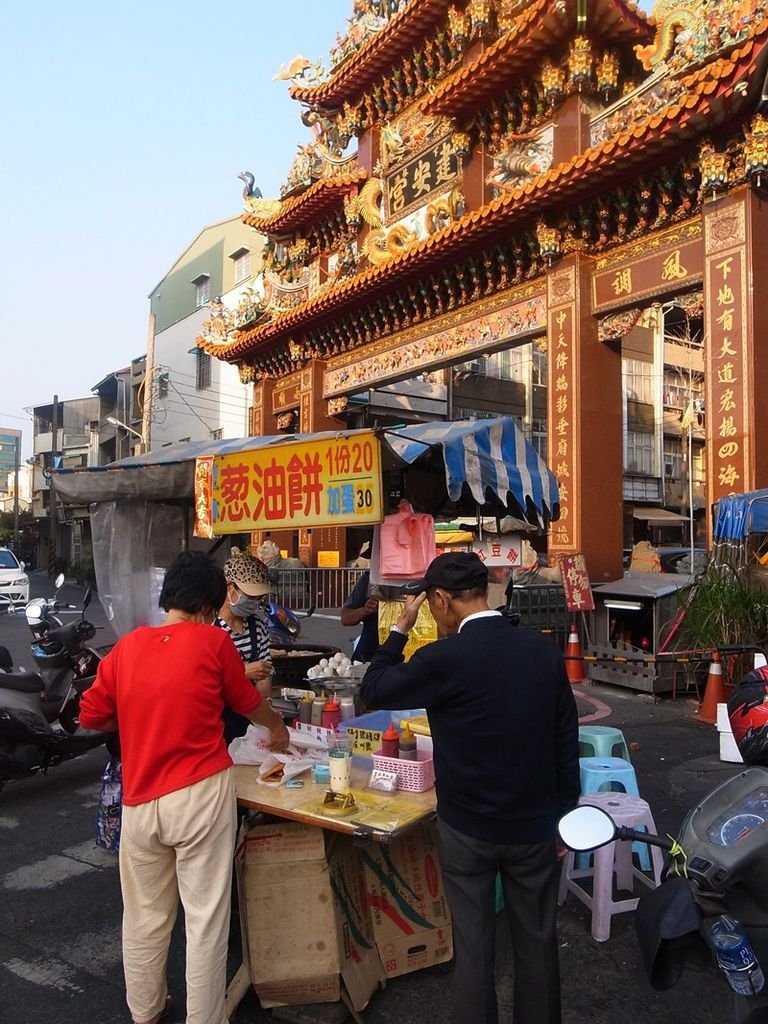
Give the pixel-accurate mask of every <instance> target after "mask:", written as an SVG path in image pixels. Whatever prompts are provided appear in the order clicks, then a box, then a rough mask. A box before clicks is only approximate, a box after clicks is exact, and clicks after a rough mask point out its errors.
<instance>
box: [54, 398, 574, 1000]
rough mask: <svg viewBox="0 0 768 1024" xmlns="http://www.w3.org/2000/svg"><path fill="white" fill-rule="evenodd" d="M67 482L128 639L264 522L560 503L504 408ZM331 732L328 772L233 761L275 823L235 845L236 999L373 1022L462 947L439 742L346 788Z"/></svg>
mask: <svg viewBox="0 0 768 1024" xmlns="http://www.w3.org/2000/svg"><path fill="white" fill-rule="evenodd" d="M411 467H414V468H413V470H411ZM385 481H386V485H385ZM54 482H55V486H56V489H57V495H58V498H59V500H64V501H72V502H76V503H77V504H81V505H82V504H84V503H90V504H91V508H90V515H91V524H92V536H93V547H94V565H95V570H96V578H97V583H98V590H99V597H100V599H101V601H102V603H103V605H104V607H105V609H106V611H107V614H108V616H109V618H110V620H111V621H112V622H113V624H114V626H115V628H116V631H117V632H118V634H122V633H125V632H126V631H128V630H129V629H132V628H134V627H135V626H136V625H139V624H142V623H153V622H156V621H158V620H157V599H158V595H159V588H160V586H161V583H162V578H163V572H164V568H165V567H166V566H167V565H168V564H170V562H171V561H172V559H173V558H174V557H175V556H176V555H177V554H178V552H179V551H180V550H182V549H184V548H191V547H195V548H199V549H202V550H209V551H210V552H211V553H212V554H213V555H214V557H217V558H219V559H222V558H224V557H226V554H227V551H228V548H229V543H231V542H232V541H233V540H235V539H236V538H238V537H239V536H240V535H246V541H247V539H248V535H250V534H251V533H252V532H253V531H256V530H264V529H272V530H278V529H283V528H286V527H291V528H292V527H301V528H313V527H318V528H321V527H324V526H328V525H332V526H356V527H360V526H367V527H370V528H373V527H376V526H378V524H380V523H382V521H384V520H385V518H386V516H387V513H388V512H389V511H390V508H391V507H395V508H398V507H400V506H401V505H403V504H407V505H408V507H409V508H410V509H411V512H413V509H414V508H417V509H419V510H424V511H419V512H418V513H413V515H414V516H423V517H426V519H428V521H429V531H428V532H429V535H430V537H431V541H432V547H433V548H434V545H435V533H434V518H433V517H434V515H435V514H436V513H438V512H442V514H443V516H444V517H446V518H454V517H455V516H462V517H465V516H467V515H469V516H477V517H480V516H482V515H484V516H490V517H494V518H496V519H502V518H504V517H506V516H509V515H512V516H516V517H518V518H519V519H522V520H523V521H525V522H526V523H532V524H534V525H535V527H536V528H538V529H540V530H544V529H545V528H546V526H547V524H548V523H549V522H550V521H551V520H552V519H556V518H557V516H558V511H559V507H558V490H557V483H556V481H555V478H554V476H553V475H552V473H551V472H550V471H549V470H548V469H547V467H546V465H545V464H544V462H543V461H542V460H541V459H540V458H539V456H538V455H537V453H536V452H535V451H534V449H533V448H532V447H531V446H530V445H529V444H528V443H527V442H526V441H525V439H524V437H523V435H522V433H521V432H520V430H519V428H518V427H517V426H516V424H515V423H514V421H513V420H512V419H508V418H503V419H495V420H482V421H465V422H460V423H435V424H415V425H412V426H409V427H403V428H399V429H392V430H389V429H388V430H385V431H382V432H374V431H370V430H353V431H344V432H327V433H320V434H313V435H280V436H278V437H253V438H244V439H240V440H230V441H218V442H211V443H205V444H184V445H172V446H170V447H168V448H164V449H161V450H160V451H157V452H150V453H148V454H145V455H140V456H136V457H133V458H130V459H125V460H123V461H121V462H119V463H115V464H113V465H111V466H108V467H104V468H98V469H83V470H61V471H58V472H56V473H55V474H54ZM385 495H386V496H387V499H388V502H387V500H385ZM410 503H412V505H411V504H410ZM410 514H411V513H407V515H410ZM478 524H479V527H480V529H479V540H478V541H477V542H476V543H479V551H480V552H481V557H482V552H483V551H485V553H486V557H491V556H492V557H497V558H503V557H508V558H509V559H511V561H512V562H514V559H515V555H516V552H517V551H518V550H519V549H518V548H516V547H515V545H514V544H512V543H507V542H505V543H503V544H501V543H500V544H497V545H496V546H491V548H489V547H488V544H487V541H486V540H484V539H483V533H482V521H481V520H480V519H479V518H478ZM375 536H376V535H375ZM378 540H379V546H380V541H381V538H380V537H379V539H378ZM240 543H242V541H240ZM376 543H377V542H376V540H375V541H374V547H375V546H376ZM496 548H498V550H496ZM476 549H478V548H476ZM379 564H380V563H379ZM422 571H423V570H422ZM422 571H420V572H419V573H418V575H421V574H422ZM372 572H373V559H372ZM390 582H391V581H390ZM304 646H305V645H304V644H303V642H302V647H304ZM304 724H305V725H306V723H304ZM252 728H253V727H252ZM312 728H313V727H312V726H311V724H310V725H309V730H310V732H311V731H312ZM301 729H302V723H299V724H297V726H296V731H297V732H299V731H301ZM249 731H250V730H249ZM334 735H335V734H334V730H333V729H332V728H323V727H322V726H321V727H319V728H317V729H316V731H315V739H316V740H317V741H319V743H320V745H321V746H322V745H323V744H325V745H326V750H325V761H326V765H325V769H326V772H328V773H329V776H325V777H324V776H323V775H322V773H320V774H318V766H317V764H316V763H315V764H313V766H312V768H311V770H310V769H309V766H305V767H304V768H302V769H301V772H300V773H299V772H298V769H296V771H297V774H295V775H294V774H292V773H291V771H292V770H288V769H287V768H286V764H285V763H283V765H282V767H280V765H278V766H277V775H276V776H275V778H276V779H277V781H276V782H274V781H271V779H272V776H271V775H269V773H268V772H265V764H266V762H264V761H262V763H261V764H257V763H238V764H237V766H236V769H235V779H236V792H237V799H238V802H239V804H240V805H241V806H242V807H243V808H247V809H249V810H252V811H255V812H258V813H259V814H260V815H262V816H264V818H262V819H261V820H262V821H264V820H266V821H268V822H270V824H269V825H263V824H256V825H250V826H248V827H247V829H246V830H245V831H244V832H243V833H242V834H241V837H240V841H239V845H238V853H237V859H236V860H237V870H238V878H239V894H240V900H241V908H242V914H241V918H242V925H243V966H242V967H241V969H240V971H239V972H238V974H237V976H236V978H235V979H234V981H233V983H232V985H231V986H230V990H229V994H228V1005H229V1007H230V1009H231V1008H232V1007H233V1006H234V1005H236V1004H237V1002H238V1000H239V999H240V998H241V997H242V995H243V994H244V992H245V991H246V990H247V989H248V987H249V986H250V985H253V986H254V987H255V988H256V991H257V993H258V995H259V998H260V1000H261V1001H262V1005H265V1006H272V1005H275V1006H277V1005H285V1004H289V1003H304V1002H322V1001H333V1000H338V999H344V1001H345V1002H346V1004H347V1006H348V1008H349V1009H350V1012H351V1013H352V1014H353V1016H354V1017H355V1019H356V1020H360V1019H361V1018H360V1017H359V1016H358V1015H359V1011H360V1010H361V1009H362V1008H363V1007H364V1006H365V1005H366V1003H367V1002H368V1000H369V999H370V996H371V995H372V993H373V991H375V988H376V987H377V986H378V984H380V983H381V982H382V981H383V980H385V979H386V978H388V977H394V976H396V975H398V974H403V973H406V972H409V971H413V970H418V969H421V968H423V967H426V966H430V965H432V964H436V963H441V962H443V961H444V960H447V959H449V958H450V956H451V933H450V917H449V914H448V910H447V905H446V903H445V899H444V896H443V893H442V879H441V877H440V870H439V862H438V860H437V852H436V842H435V835H434V828H433V825H432V824H431V819H432V818H433V816H434V810H435V794H434V789H433V788H432V787H433V784H434V773H433V771H432V775H431V777H429V769H430V768H431V764H432V758H431V740H429V738H428V737H423V736H419V737H417V740H418V742H419V750H418V751H417V757H416V761H415V762H401V765H400V766H398V765H397V764H395V765H392V764H391V763H388V762H391V761H392V760H393V759H392V758H388V757H383V758H382V760H381V761H379V762H377V756H381V754H380V753H379V754H377V752H376V751H372V752H368V751H366V754H368V753H370V754H371V758H370V761H369V764H370V767H368V768H362V767H360V766H359V762H357V759H356V764H355V766H354V767H352V766H351V764H350V774H349V779H348V781H347V782H345V786H346V789H343V790H342V791H341V792H340V791H339V790H338V787H337V788H336V789H334V787H333V774H332V772H333V769H334V768H335V767H337V766H335V765H334V764H333V763H332V753H333V749H334V744H335V742H336V740H335V739H334ZM352 739H353V737H350V740H352ZM302 740H303V741H304V742H307V740H306V736H303V737H302ZM236 742H237V741H236ZM355 742H356V741H355ZM339 743H341V740H339ZM422 744H425V745H424V746H422ZM275 758H277V755H275ZM236 760H237V758H236ZM350 762H351V757H350ZM403 765H405V766H406V767H405V768H402V766H403ZM319 767H322V765H320V766H319ZM295 768H296V766H295V764H294V765H293V769H295ZM401 768H402V770H401ZM406 769H407V770H406ZM270 771H271V766H270ZM414 773H415V776H416V782H415V783H414V782H413V777H414ZM329 777H330V784H331V788H330V789H329V788H328V781H329ZM384 849H386V851H387V852H386V855H383V854H382V853H381V851H382V850H384ZM329 885H330V887H331V888H330V889H329V888H328V886H329ZM265 892H268V893H269V894H270V895H269V900H270V902H269V908H271V909H265V905H264V903H263V894H264V893H265ZM361 894H364V895H361ZM361 899H362V900H363V902H362V903H361V902H360V900H361ZM276 906H279V907H280V911H281V912H280V914H276V913H275V912H274V908H275V907H276ZM390 906H394V907H396V909H397V913H395V914H393V913H389V912H388V911H387V909H386V908H387V907H390ZM320 908H322V911H323V912H322V913H321V910H320ZM329 914H330V917H329V916H328V915H329ZM277 917H279V918H280V919H281V920H282V921H285V922H288V924H287V927H288V932H287V933H286V937H285V943H284V944H282V945H280V944H276V943H275V942H274V932H275V927H276V922H275V918H277ZM265 920H266V921H268V922H269V935H267V936H265V935H264V934H262V931H261V930H260V929H261V928H262V926H263V923H264V921H265ZM297 922H298V923H297ZM332 934H335V935H336V941H335V942H334V941H329V938H330V936H331V935H332ZM297 944H298V945H297ZM289 947H290V950H291V951H292V952H291V953H290V955H289V954H288V953H287V952H286V950H288V949H289ZM278 948H279V949H280V950H281V955H280V957H279V958H276V957H275V956H274V955H273V952H274V950H275V949H278ZM321 949H322V950H323V951H324V952H323V955H322V956H320V950H321ZM311 951H313V952H312V954H311ZM278 960H279V962H278Z"/></svg>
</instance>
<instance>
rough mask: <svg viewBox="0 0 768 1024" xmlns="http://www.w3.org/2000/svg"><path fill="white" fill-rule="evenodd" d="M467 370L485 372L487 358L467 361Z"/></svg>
mask: <svg viewBox="0 0 768 1024" xmlns="http://www.w3.org/2000/svg"><path fill="white" fill-rule="evenodd" d="M467 370H468V371H469V372H470V373H484V372H485V360H484V359H473V360H472V362H471V363H467Z"/></svg>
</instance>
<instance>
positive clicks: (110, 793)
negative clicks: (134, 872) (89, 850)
mask: <svg viewBox="0 0 768 1024" xmlns="http://www.w3.org/2000/svg"><path fill="white" fill-rule="evenodd" d="M122 816H123V766H122V763H121V762H120V761H113V760H111V759H110V760H109V761H107V764H106V767H105V768H104V771H103V773H102V776H101V796H100V797H99V809H98V812H97V814H96V845H97V846H100V847H101V848H102V849H104V850H109V852H110V853H118V852H119V850H120V822H121V820H122Z"/></svg>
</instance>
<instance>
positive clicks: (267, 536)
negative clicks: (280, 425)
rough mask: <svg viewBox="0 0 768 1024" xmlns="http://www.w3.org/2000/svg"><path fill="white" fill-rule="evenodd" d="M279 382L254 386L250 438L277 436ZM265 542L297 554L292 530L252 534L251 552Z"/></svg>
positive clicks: (264, 382) (264, 380)
mask: <svg viewBox="0 0 768 1024" xmlns="http://www.w3.org/2000/svg"><path fill="white" fill-rule="evenodd" d="M276 384H277V382H276V381H274V380H272V379H271V378H270V377H263V378H262V379H261V380H257V381H256V383H255V384H254V385H253V403H252V405H251V412H250V436H251V437H269V436H270V435H271V434H276V433H277V430H276V429H275V417H274V405H275V391H276ZM265 540H273V541H274V542H275V544H277V546H278V547H279V548H280V550H281V551H285V552H286V553H287V555H288V556H289V557H292V556H294V555H295V554H296V546H297V545H296V541H295V539H294V536H293V531H292V530H273V531H271V532H270V531H269V530H254V531H253V533H252V534H251V550H252V551H253V553H254V554H255V553H256V552H257V551H258V548H259V545H260V544H262V543H263V542H264V541H265Z"/></svg>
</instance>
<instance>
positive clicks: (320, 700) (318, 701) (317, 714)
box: [310, 693, 325, 725]
mask: <svg viewBox="0 0 768 1024" xmlns="http://www.w3.org/2000/svg"><path fill="white" fill-rule="evenodd" d="M324 707H325V694H324V693H321V694H320V695H319V696H317V697H314V698H313V700H312V717H311V718H310V721H311V723H312V725H322V724H323V708H324Z"/></svg>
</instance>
